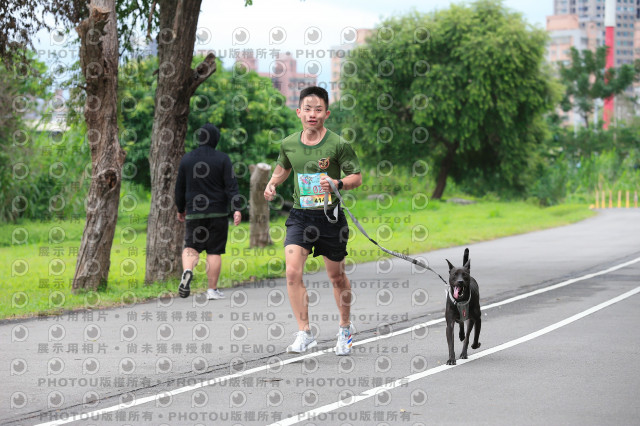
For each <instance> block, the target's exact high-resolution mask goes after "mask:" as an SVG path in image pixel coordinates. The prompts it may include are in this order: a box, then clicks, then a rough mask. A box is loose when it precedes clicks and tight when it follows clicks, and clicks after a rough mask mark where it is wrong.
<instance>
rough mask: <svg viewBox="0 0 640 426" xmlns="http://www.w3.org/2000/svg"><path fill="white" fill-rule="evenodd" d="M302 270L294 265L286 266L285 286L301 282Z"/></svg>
mask: <svg viewBox="0 0 640 426" xmlns="http://www.w3.org/2000/svg"><path fill="white" fill-rule="evenodd" d="M302 269H303V268H301V267H298V266H295V265H287V268H286V274H287V284H299V283H300V282H302Z"/></svg>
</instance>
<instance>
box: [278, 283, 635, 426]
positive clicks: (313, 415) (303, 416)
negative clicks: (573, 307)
mask: <svg viewBox="0 0 640 426" xmlns="http://www.w3.org/2000/svg"><path fill="white" fill-rule="evenodd" d="M639 292H640V287H636V288H634V289H633V290H631V291H628V292H626V293H624V294H621V295H620V296H618V297H614V298H613V299H609V300H607V301H606V302H603V303H601V304H599V305H596V306H593V307H591V308H589V309H587V310H586V311H582V312H580V313H579V314H576V315H573V316H571V317H569V318H566V319H564V320H562V321H558V322H557V323H555V324H551V325H550V326H548V327H545V328H543V329H541V330H538V331H534V332H533V333H530V334H527V335H526V336H522V337H520V338H517V339H514V340H511V341H508V342H506V343H503V344H501V345H498V346H494V347H493V348H490V349H487V350H484V351H481V352H476V353H475V354H473V355H470V356H469V358H468V359H466V360H464V359H461V360H458V364H457V365H446V364H444V365H440V366H438V367H434V368H430V369H428V370H425V371H422V372H420V373H415V374H412V375H410V376H406V377H403V378H402V379H398V380H396V381H394V382H391V383H388V384H386V385H383V386H378V387H376V388H372V389H368V390H366V391H364V392H362V393H361V394H359V395H354V396H350V397H349V398H345V399H342V400H340V401H337V402H334V403H332V404H327V405H324V406H322V407H318V408H315V409H313V410H310V411H307V412H305V413H300V414H298V415H296V416H292V417H289V418H288V419H285V420H281V421H280V422H277V423H272V425H270V426H288V425H294V424H296V423H300V422H303V421H305V420H318V421H324V420H325V419H323V418H322V415H323V414H326V413H328V412H330V411H334V410H338V409H340V408H344V407H348V406H350V405H353V404H355V403H357V402H360V401H363V400H365V399H369V398H372V397H374V396H376V395H378V394H381V393H383V392H388V391H390V390H391V389H395V388H397V387H400V386H406V385H408V384H409V383H411V382H414V381H416V380H419V379H422V378H425V377H428V376H432V375H434V374H437V373H441V372H443V371H445V370H449V369H451V368H455V367H457V366H459V365H464V364H466V363H468V362H471V361H475V360H477V359H480V358H483V357H485V356H488V355H491V354H494V353H496V352H500V351H503V350H505V349H509V348H511V347H513V346H516V345H519V344H521V343H525V342H528V341H529V340H532V339H535V338H536V337H540V336H543V335H545V334H547V333H550V332H552V331H554V330H557V329H558V328H560V327H564V326H565V325H568V324H571V323H572V322H575V321H578V320H579V319H582V318H584V317H586V316H587V315H591V314H593V313H594V312H598V311H599V310H601V309H604V308H606V307H608V306H611V305H613V304H614V303H618V302H620V301H621V300H624V299H627V298H629V297H631V296H633V295H634V294H638V293H639ZM319 416H320V417H319Z"/></svg>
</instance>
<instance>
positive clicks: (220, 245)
mask: <svg viewBox="0 0 640 426" xmlns="http://www.w3.org/2000/svg"><path fill="white" fill-rule="evenodd" d="M228 233H229V219H228V218H227V217H226V216H224V217H209V218H204V219H188V220H187V229H186V231H185V234H184V247H185V248H187V247H189V248H192V249H195V250H196V251H197V252H198V253H200V252H202V251H203V250H206V251H207V254H224V252H225V247H226V246H227V234H228Z"/></svg>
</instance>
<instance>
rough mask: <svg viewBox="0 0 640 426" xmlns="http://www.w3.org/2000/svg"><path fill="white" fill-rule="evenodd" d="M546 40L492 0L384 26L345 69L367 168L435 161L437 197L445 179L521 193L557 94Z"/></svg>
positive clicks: (348, 103) (346, 99)
mask: <svg viewBox="0 0 640 426" xmlns="http://www.w3.org/2000/svg"><path fill="white" fill-rule="evenodd" d="M546 40H547V35H546V33H545V31H544V30H542V29H538V28H535V27H532V26H531V25H530V24H528V23H527V22H526V21H524V20H523V18H522V15H521V14H519V13H515V12H512V11H510V10H508V9H505V8H504V7H503V6H502V5H501V3H500V2H496V1H488V0H481V1H477V2H475V3H472V4H470V5H453V6H451V7H450V8H449V9H447V10H441V11H437V12H434V13H430V14H420V13H417V12H415V13H411V14H409V15H406V16H402V17H394V18H391V19H388V20H386V21H384V22H383V23H382V24H381V25H380V26H379V27H378V28H377V29H376V31H375V33H374V34H373V35H372V36H371V37H370V38H369V39H368V40H367V43H366V45H365V46H364V47H362V48H359V49H356V50H355V51H354V52H352V54H351V55H350V58H349V60H348V61H346V62H345V63H344V65H343V68H342V75H343V79H344V80H345V86H346V89H347V90H345V94H344V95H343V97H342V99H341V101H340V106H341V108H342V109H352V110H353V111H352V115H351V116H352V117H353V120H354V125H353V130H355V131H356V132H358V133H357V138H356V142H355V143H356V144H357V145H359V148H358V149H359V151H360V152H361V153H363V154H364V156H363V157H364V158H365V161H368V162H369V163H370V162H371V161H376V162H381V161H383V160H386V161H390V162H391V163H392V164H393V165H394V166H399V165H405V166H409V167H411V166H412V165H413V167H417V168H424V165H425V163H431V164H433V165H434V166H433V167H432V168H431V172H432V173H433V174H434V176H435V177H436V186H435V189H434V191H433V194H432V197H433V198H436V199H439V198H441V197H442V195H443V193H444V189H445V186H446V181H447V177H448V176H451V177H452V178H453V179H454V180H455V181H456V182H463V181H470V180H473V181H474V182H475V185H477V186H483V187H484V189H485V190H486V189H487V187H486V185H487V184H490V185H499V186H503V187H510V188H514V189H518V188H522V187H523V186H524V181H523V179H524V176H523V173H522V172H523V170H526V169H527V167H528V161H529V154H530V152H531V151H532V148H533V147H534V146H535V145H536V144H538V143H540V142H541V140H542V139H543V136H544V128H545V126H544V122H543V119H542V117H543V114H544V113H545V112H547V111H549V110H550V109H551V108H552V107H553V106H554V105H555V102H556V99H557V97H558V95H557V93H558V92H559V88H558V86H557V84H556V83H554V81H553V79H552V78H551V76H550V71H549V70H548V69H545V68H544V67H543V62H544V52H545V44H546ZM343 131H344V129H343Z"/></svg>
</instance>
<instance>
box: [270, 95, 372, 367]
mask: <svg viewBox="0 0 640 426" xmlns="http://www.w3.org/2000/svg"><path fill="white" fill-rule="evenodd" d="M328 106H329V94H328V93H327V91H326V90H325V89H323V88H321V87H316V86H314V87H308V88H306V89H304V90H302V91H301V92H300V101H299V104H298V109H297V110H296V113H297V114H298V118H300V121H301V122H302V128H303V130H302V132H296V133H294V134H292V135H290V136H288V137H286V138H285V139H283V141H282V144H281V147H280V155H279V157H278V164H277V165H276V168H275V170H274V172H273V175H272V176H271V179H270V180H269V183H267V187H266V189H265V191H264V197H265V199H266V200H267V201H271V200H273V198H274V196H275V195H276V187H277V186H278V185H280V184H282V183H283V182H284V181H285V180H287V178H288V177H289V175H290V174H291V171H292V170H293V175H294V176H293V178H294V187H295V191H294V194H293V197H294V206H293V209H292V210H291V213H290V214H289V218H288V219H287V222H286V226H287V236H286V238H285V242H284V245H285V261H286V275H287V292H288V294H289V302H290V303H291V309H292V310H293V313H294V315H295V317H296V320H297V322H298V330H299V331H298V332H297V333H296V339H295V341H294V342H293V344H291V345H290V346H289V347H287V352H289V353H302V352H304V351H306V350H307V349H310V348H312V347H314V346H316V345H317V343H316V340H315V337H314V336H313V335H312V334H311V331H310V330H309V306H308V299H307V288H306V287H305V285H304V281H303V280H302V275H303V271H304V264H305V262H306V260H307V257H308V256H309V254H311V253H312V252H313V256H314V257H315V256H322V257H323V259H324V264H325V268H326V270H327V275H328V276H329V280H331V283H332V284H333V295H334V297H335V300H336V304H337V305H338V310H339V312H340V324H339V330H338V342H337V344H336V354H337V355H348V354H350V353H351V346H352V333H353V332H354V330H353V328H352V325H351V320H350V311H351V283H350V282H349V278H348V277H347V275H346V274H345V265H344V258H345V256H346V255H347V240H348V238H349V227H348V225H347V220H346V217H345V215H344V213H343V211H342V209H339V210H338V215H337V222H335V223H332V222H330V221H329V219H328V218H327V217H326V216H325V212H324V196H325V193H329V194H330V196H331V195H332V191H331V187H330V185H329V183H328V182H327V179H331V180H333V183H334V184H335V186H336V187H337V188H338V189H340V190H347V189H354V188H357V187H358V186H360V185H361V184H362V175H361V174H360V164H359V163H358V157H357V156H356V154H355V153H354V151H353V149H352V148H351V146H350V145H349V144H348V143H346V142H345V141H344V140H342V139H341V138H340V136H338V135H337V134H335V133H334V132H332V131H331V130H329V129H327V128H325V127H324V122H325V120H326V119H327V118H328V117H329V114H330V113H331V112H330V111H329V110H328ZM341 175H344V177H342V178H341ZM329 201H330V202H329V205H330V207H331V209H330V210H331V212H333V211H334V207H335V206H337V203H338V200H336V199H335V197H332V196H331V198H330V200H329ZM329 214H330V215H331V213H329ZM333 219H334V220H335V219H336V218H335V217H334V218H333Z"/></svg>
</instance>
